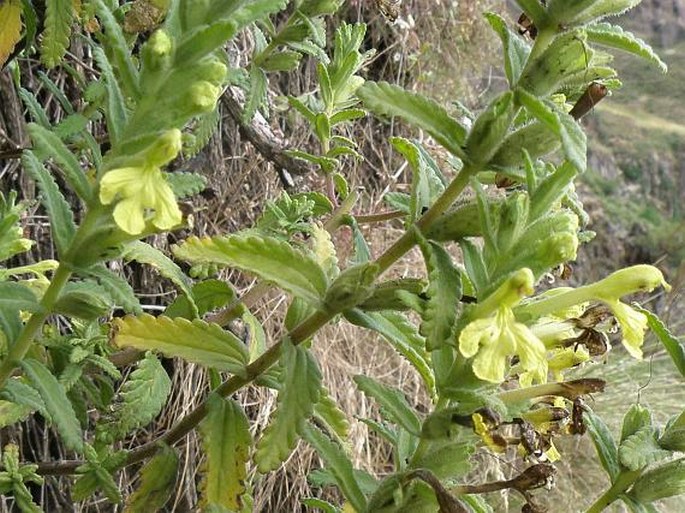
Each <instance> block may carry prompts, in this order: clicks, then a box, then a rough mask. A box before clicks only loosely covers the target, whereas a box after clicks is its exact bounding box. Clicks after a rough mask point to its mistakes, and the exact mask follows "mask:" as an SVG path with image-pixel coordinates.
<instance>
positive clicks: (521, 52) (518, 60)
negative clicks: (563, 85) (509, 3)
mask: <svg viewBox="0 0 685 513" xmlns="http://www.w3.org/2000/svg"><path fill="white" fill-rule="evenodd" d="M485 19H486V20H487V21H488V23H489V24H490V26H491V27H492V28H493V30H494V31H495V32H497V35H498V36H499V38H500V39H501V40H502V47H503V50H504V71H505V73H506V75H507V80H508V81H509V86H510V87H514V86H515V85H516V82H518V79H519V77H520V76H521V71H523V68H524V67H525V65H526V60H528V54H530V46H529V45H528V44H527V43H526V42H525V41H524V40H523V39H522V38H521V37H519V36H518V35H517V34H514V33H513V32H512V31H511V30H509V28H508V27H507V23H506V22H505V21H504V19H503V18H502V17H501V16H499V15H498V14H496V13H494V12H488V13H485Z"/></svg>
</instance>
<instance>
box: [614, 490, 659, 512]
mask: <svg viewBox="0 0 685 513" xmlns="http://www.w3.org/2000/svg"><path fill="white" fill-rule="evenodd" d="M621 500H622V501H623V503H624V504H625V505H626V506H628V509H629V510H630V513H659V510H658V509H656V508H655V507H654V505H652V504H645V503H644V502H640V501H638V500H637V499H635V498H634V497H632V496H631V495H625V494H623V495H621Z"/></svg>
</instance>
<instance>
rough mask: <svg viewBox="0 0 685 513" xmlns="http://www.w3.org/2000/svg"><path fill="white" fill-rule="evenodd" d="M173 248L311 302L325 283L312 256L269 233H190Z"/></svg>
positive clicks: (189, 258)
mask: <svg viewBox="0 0 685 513" xmlns="http://www.w3.org/2000/svg"><path fill="white" fill-rule="evenodd" d="M173 252H174V254H175V255H176V256H177V257H178V258H180V259H182V260H185V261H187V262H190V263H192V264H219V265H223V266H227V267H235V268H237V269H240V270H241V271H245V272H248V273H252V274H256V275H257V276H259V277H260V278H262V279H263V280H265V281H268V282H271V283H274V284H275V285H277V286H278V287H280V288H282V289H284V290H286V291H288V292H290V293H292V294H293V295H294V296H297V297H300V298H303V299H305V300H307V301H308V302H310V303H312V304H315V305H316V304H319V303H320V301H321V298H322V297H323V296H324V294H325V292H326V288H327V286H328V283H327V281H328V280H327V278H326V274H325V273H324V271H323V269H321V267H320V266H319V264H317V263H316V261H315V260H314V258H312V257H311V256H309V255H308V254H305V253H302V252H298V251H296V250H295V249H293V248H292V247H291V246H290V245H288V244H287V243H285V242H282V241H280V240H278V239H275V238H272V237H257V236H249V235H248V236H245V235H232V236H228V237H213V238H209V237H204V238H202V239H200V238H198V237H191V238H189V239H187V240H186V241H185V242H184V243H183V244H181V245H180V246H175V247H174V248H173Z"/></svg>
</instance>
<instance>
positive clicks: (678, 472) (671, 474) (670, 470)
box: [629, 458, 685, 503]
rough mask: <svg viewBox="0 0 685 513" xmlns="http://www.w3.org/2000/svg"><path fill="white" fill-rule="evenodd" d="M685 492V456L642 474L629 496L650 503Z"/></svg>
mask: <svg viewBox="0 0 685 513" xmlns="http://www.w3.org/2000/svg"><path fill="white" fill-rule="evenodd" d="M684 493H685V458H679V459H677V460H673V461H669V462H668V463H664V464H663V465H659V466H658V467H656V468H653V469H650V470H648V471H647V472H645V473H644V474H642V475H641V476H640V477H639V478H638V479H637V481H635V484H634V485H633V487H632V489H631V490H630V494H629V496H630V497H632V498H634V499H636V500H637V501H639V502H643V503H650V502H652V501H658V500H660V499H665V498H666V497H673V496H675V495H681V494H684Z"/></svg>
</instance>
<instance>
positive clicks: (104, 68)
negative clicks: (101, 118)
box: [93, 46, 128, 146]
mask: <svg viewBox="0 0 685 513" xmlns="http://www.w3.org/2000/svg"><path fill="white" fill-rule="evenodd" d="M93 58H94V59H95V62H96V63H97V65H98V67H99V68H100V71H101V72H102V80H103V81H104V83H105V88H106V90H107V108H106V110H105V113H106V116H105V120H106V121H107V133H108V135H109V138H110V142H111V143H112V146H114V145H115V144H116V143H117V142H118V141H119V138H120V136H121V133H122V132H123V131H124V127H125V126H126V122H127V120H128V112H127V110H126V102H125V101H124V95H123V94H122V92H121V89H119V83H118V82H117V79H116V77H115V76H114V70H113V69H112V64H111V63H110V62H109V60H108V59H107V56H106V55H105V52H104V51H103V50H102V48H100V47H99V46H95V47H94V48H93Z"/></svg>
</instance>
